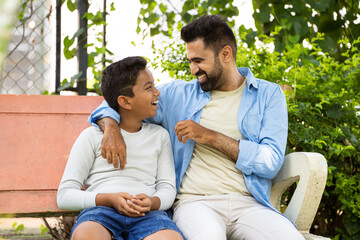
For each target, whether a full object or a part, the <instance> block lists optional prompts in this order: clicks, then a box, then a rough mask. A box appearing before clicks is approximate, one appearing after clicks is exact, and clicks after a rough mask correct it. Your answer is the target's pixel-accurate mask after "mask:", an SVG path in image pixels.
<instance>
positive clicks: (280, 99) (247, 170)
mask: <svg viewBox="0 0 360 240" xmlns="http://www.w3.org/2000/svg"><path fill="white" fill-rule="evenodd" d="M259 121H261V124H260V131H259V134H258V138H257V139H256V140H254V139H246V140H240V141H239V155H238V159H237V162H236V167H237V168H238V169H239V170H240V171H242V172H243V173H244V174H246V175H250V174H255V175H257V176H259V177H262V178H267V179H272V178H274V177H275V176H276V174H277V173H278V171H279V170H280V168H281V166H282V164H283V161H284V153H285V148H286V140H287V131H288V116H287V106H286V98H285V95H284V93H283V92H282V90H281V88H280V87H279V86H278V87H277V88H276V89H275V91H274V92H273V94H272V96H271V97H269V100H267V102H266V103H265V107H264V111H263V115H262V119H259ZM244 131H245V132H246V129H244Z"/></svg>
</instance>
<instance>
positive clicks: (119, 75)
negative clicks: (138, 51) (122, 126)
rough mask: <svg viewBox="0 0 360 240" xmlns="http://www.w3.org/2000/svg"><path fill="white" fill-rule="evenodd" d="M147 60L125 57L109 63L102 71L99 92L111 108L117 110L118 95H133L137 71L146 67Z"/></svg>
mask: <svg viewBox="0 0 360 240" xmlns="http://www.w3.org/2000/svg"><path fill="white" fill-rule="evenodd" d="M146 64H147V61H146V60H145V59H144V58H143V57H138V56H135V57H127V58H124V59H122V60H120V61H117V62H114V63H112V64H110V65H109V66H108V67H107V68H105V69H104V71H103V72H102V79H101V93H102V95H103V96H104V98H105V100H106V101H107V103H108V104H109V106H110V107H111V108H113V109H114V110H115V111H117V112H118V111H119V104H118V101H117V99H118V97H119V96H120V95H124V96H128V97H133V96H134V92H133V87H134V85H135V84H136V80H137V78H138V76H139V71H140V70H144V69H145V68H146Z"/></svg>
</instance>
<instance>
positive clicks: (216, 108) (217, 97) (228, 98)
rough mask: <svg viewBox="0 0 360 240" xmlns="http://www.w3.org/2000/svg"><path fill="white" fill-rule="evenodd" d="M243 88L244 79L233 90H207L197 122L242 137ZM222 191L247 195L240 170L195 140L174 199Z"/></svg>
mask: <svg viewBox="0 0 360 240" xmlns="http://www.w3.org/2000/svg"><path fill="white" fill-rule="evenodd" d="M245 87H246V81H244V83H243V84H242V85H241V86H240V87H239V88H237V89H235V90H233V91H216V90H213V91H211V92H210V96H211V100H210V101H209V102H208V104H207V105H206V106H205V107H204V109H203V111H202V113H201V118H200V125H201V126H203V127H206V128H208V129H211V130H214V131H217V132H220V133H222V134H224V135H226V136H228V137H231V138H233V139H235V140H239V139H243V137H242V136H241V133H240V131H239V126H238V124H237V116H238V110H239V106H240V103H241V98H242V94H243V92H244V88H245ZM226 193H240V194H243V195H250V193H249V190H248V189H247V187H246V185H245V181H244V176H243V174H242V172H241V171H240V170H239V169H237V168H236V167H235V162H234V161H232V160H231V159H230V158H229V157H228V156H226V155H225V154H223V153H221V152H220V151H218V150H217V149H215V148H214V147H211V146H210V145H206V144H200V143H195V148H194V151H193V155H192V158H191V161H190V164H189V167H188V169H187V170H186V172H185V175H184V177H183V180H182V182H181V185H180V189H179V193H178V195H177V197H176V198H177V199H178V200H185V199H189V198H194V197H198V196H203V195H215V194H226Z"/></svg>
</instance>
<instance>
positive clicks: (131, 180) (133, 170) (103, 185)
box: [57, 123, 176, 210]
mask: <svg viewBox="0 0 360 240" xmlns="http://www.w3.org/2000/svg"><path fill="white" fill-rule="evenodd" d="M121 133H122V135H123V137H124V140H125V143H126V147H127V149H126V155H127V164H126V165H125V168H124V169H122V170H121V169H119V168H117V169H116V168H114V167H113V165H112V164H108V163H107V161H106V159H104V158H103V157H102V156H101V148H100V147H101V140H102V138H103V133H102V131H101V130H100V129H98V128H96V127H89V128H87V129H85V130H84V131H83V132H82V133H81V134H80V136H79V137H78V138H77V140H76V141H75V143H74V145H73V147H72V150H71V153H70V156H69V159H68V162H67V165H66V168H65V171H64V174H63V177H62V179H61V182H60V186H59V189H58V193H57V203H58V206H59V208H61V209H67V210H82V209H85V208H90V207H94V206H96V203H95V198H96V195H97V194H98V193H117V192H127V193H129V194H131V195H136V194H140V193H144V194H146V195H148V196H157V197H159V198H160V201H161V204H160V208H159V210H166V209H169V208H170V207H171V206H172V204H173V202H174V199H175V196H176V187H175V170H174V160H173V154H172V150H171V143H170V138H169V134H168V132H167V131H166V130H165V129H163V128H162V127H160V126H157V125H153V124H148V123H143V126H142V128H141V130H140V131H139V132H136V133H129V132H126V131H124V130H122V129H121ZM83 186H84V187H85V191H84V190H81V189H82V187H83Z"/></svg>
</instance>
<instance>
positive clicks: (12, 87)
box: [0, 0, 55, 94]
mask: <svg viewBox="0 0 360 240" xmlns="http://www.w3.org/2000/svg"><path fill="white" fill-rule="evenodd" d="M54 2H55V1H54V0H53V1H52V0H43V1H29V4H28V6H27V7H26V9H25V14H24V16H25V17H26V16H27V17H29V19H28V20H27V21H26V22H25V24H22V23H21V22H20V21H17V22H16V24H15V27H14V29H13V31H12V34H11V39H10V44H9V50H8V55H7V57H6V59H5V62H4V66H3V71H2V73H1V75H0V94H41V93H43V92H44V91H46V90H47V91H49V92H50V91H54V88H55V87H54V86H53V85H54V78H55V63H54V59H55V44H54V43H55V27H54V26H55V13H53V10H54V9H55V4H54Z"/></svg>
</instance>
